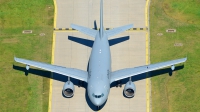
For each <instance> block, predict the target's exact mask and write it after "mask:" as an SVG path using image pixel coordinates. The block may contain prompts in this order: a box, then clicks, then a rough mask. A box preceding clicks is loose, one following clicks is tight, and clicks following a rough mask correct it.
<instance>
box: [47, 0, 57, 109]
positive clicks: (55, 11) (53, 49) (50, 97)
mask: <svg viewBox="0 0 200 112" xmlns="http://www.w3.org/2000/svg"><path fill="white" fill-rule="evenodd" d="M53 2H54V27H56V20H57V3H56V0H53ZM54 51H55V33H54V31H53V40H52V54H51V64H54ZM52 77H53V73H51V79H50V83H49V107H48V112H51V104H52V83H53V79H52Z"/></svg>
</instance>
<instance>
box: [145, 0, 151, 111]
mask: <svg viewBox="0 0 200 112" xmlns="http://www.w3.org/2000/svg"><path fill="white" fill-rule="evenodd" d="M148 10H149V0H147V1H146V5H145V24H146V28H147V29H148V27H149V25H148V22H149V21H148V20H149V16H148ZM148 64H149V30H147V32H146V65H148ZM148 75H149V73H146V77H147V78H146V102H147V105H146V106H147V112H150V110H151V109H150V100H149V99H150V93H149V90H150V89H149V86H150V85H149V83H150V79H149V78H148Z"/></svg>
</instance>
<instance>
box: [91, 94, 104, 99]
mask: <svg viewBox="0 0 200 112" xmlns="http://www.w3.org/2000/svg"><path fill="white" fill-rule="evenodd" d="M92 96H93V97H95V98H101V97H103V96H104V94H103V93H102V94H101V95H95V94H94V93H93V94H92Z"/></svg>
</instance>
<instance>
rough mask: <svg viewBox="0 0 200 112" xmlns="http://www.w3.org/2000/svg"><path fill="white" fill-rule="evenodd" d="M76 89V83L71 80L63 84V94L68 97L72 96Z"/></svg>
mask: <svg viewBox="0 0 200 112" xmlns="http://www.w3.org/2000/svg"><path fill="white" fill-rule="evenodd" d="M74 91H75V88H74V84H73V83H72V82H71V81H67V82H66V83H65V85H64V86H63V90H62V92H63V95H64V96H65V97H67V98H70V97H72V96H73V95H74Z"/></svg>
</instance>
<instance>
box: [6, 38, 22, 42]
mask: <svg viewBox="0 0 200 112" xmlns="http://www.w3.org/2000/svg"><path fill="white" fill-rule="evenodd" d="M17 42H19V40H18V39H17V38H10V39H3V41H2V43H17Z"/></svg>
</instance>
